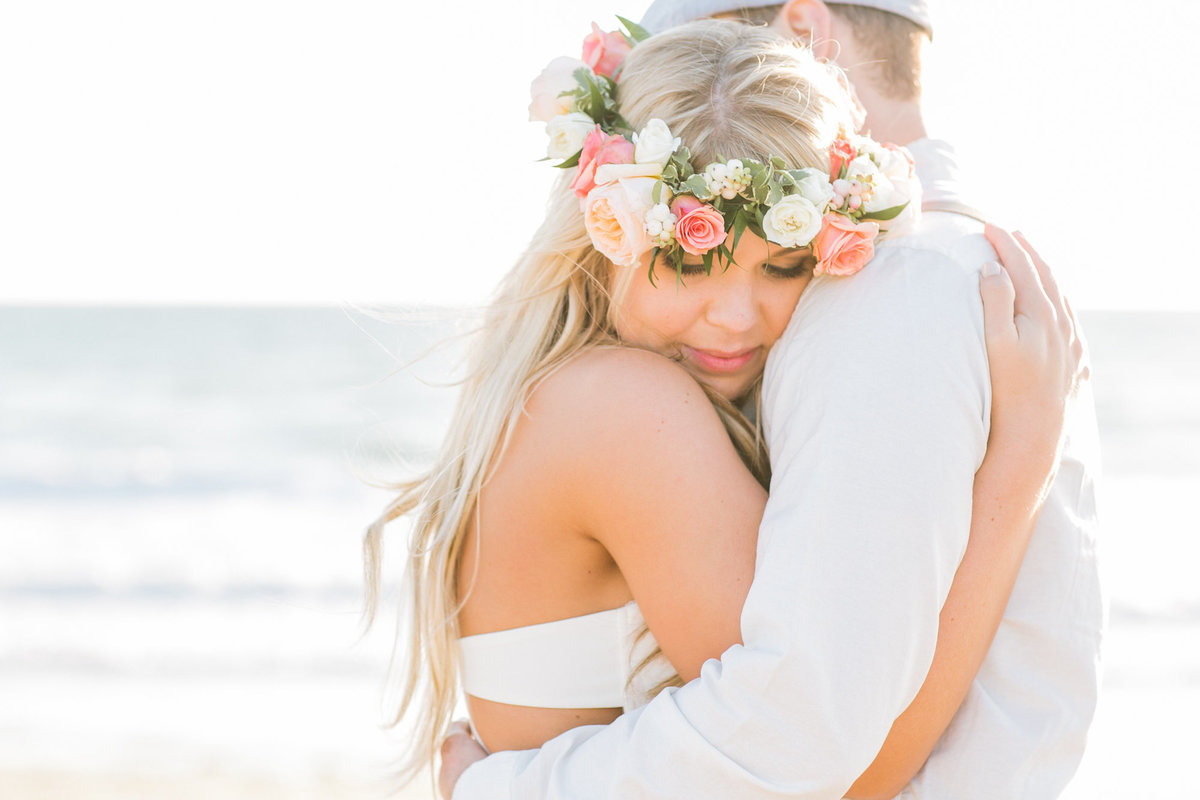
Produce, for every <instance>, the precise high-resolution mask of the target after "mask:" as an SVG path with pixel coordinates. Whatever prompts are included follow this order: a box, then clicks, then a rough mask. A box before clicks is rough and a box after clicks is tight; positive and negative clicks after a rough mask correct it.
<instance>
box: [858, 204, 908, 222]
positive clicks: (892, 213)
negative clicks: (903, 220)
mask: <svg viewBox="0 0 1200 800" xmlns="http://www.w3.org/2000/svg"><path fill="white" fill-rule="evenodd" d="M906 208H908V203H901V204H900V205H898V206H892V207H891V208H885V209H883V210H882V211H872V212H871V213H869V214H863V215H862V218H863V219H877V220H880V221H882V222H887V221H888V220H889V219H895V218H896V217H898V216H900V212H901V211H903V210H904V209H906Z"/></svg>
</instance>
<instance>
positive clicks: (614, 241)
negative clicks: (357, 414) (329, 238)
mask: <svg viewBox="0 0 1200 800" xmlns="http://www.w3.org/2000/svg"><path fill="white" fill-rule="evenodd" d="M746 6H751V7H750V8H747V7H746ZM712 16H720V17H728V18H731V19H725V20H703V21H693V20H701V18H705V17H712ZM756 23H758V24H756ZM764 23H765V24H764ZM627 29H628V34H620V33H613V34H605V33H603V32H601V31H599V30H595V31H594V32H593V34H592V35H591V36H589V37H588V38H587V40H586V41H585V44H584V49H583V58H582V59H581V60H578V61H570V60H566V61H560V62H556V64H555V65H552V68H551V69H549V70H548V71H547V73H545V74H544V75H543V77H542V79H541V80H540V81H539V82H538V83H537V84H535V89H537V90H538V94H539V95H540V96H538V97H535V102H534V105H533V106H531V111H532V112H533V113H534V115H535V116H537V117H539V118H542V119H546V120H547V121H548V126H547V127H548V132H549V133H550V135H551V143H550V148H549V155H550V157H551V158H552V159H555V160H557V161H560V162H561V164H560V165H561V166H563V167H564V170H563V175H562V177H561V179H560V181H559V183H558V184H557V185H556V186H555V188H554V190H553V194H552V196H551V199H550V202H549V204H548V210H547V216H546V220H545V222H544V224H543V225H542V227H541V228H540V229H539V231H538V232H537V234H536V235H535V237H534V239H533V241H532V243H531V244H530V246H529V248H528V250H527V251H526V252H525V253H524V255H523V256H522V257H521V259H520V260H519V262H518V263H517V264H516V266H515V267H514V268H513V269H512V270H511V272H510V273H509V274H508V276H507V277H506V279H505V282H504V283H503V284H502V286H501V288H500V290H499V294H498V296H497V298H496V300H495V302H494V303H493V304H492V305H491V307H490V309H489V312H488V315H487V317H486V319H485V322H484V325H483V329H482V331H481V333H480V335H479V338H478V340H477V342H476V345H475V348H474V350H473V353H472V355H471V360H470V362H469V369H470V372H469V374H468V375H467V377H466V379H465V382H464V384H463V388H462V395H461V398H460V400H459V404H458V407H457V410H456V412H455V414H454V417H453V420H452V423H451V427H450V430H449V433H448V434H447V438H446V441H445V443H444V445H443V448H442V450H441V451H440V453H439V454H438V456H437V458H436V461H435V464H434V466H433V468H432V469H431V470H430V471H429V473H427V474H426V475H424V476H422V477H421V478H419V479H418V480H415V481H413V482H412V483H410V484H407V485H405V486H402V487H399V488H400V494H399V496H398V497H397V499H396V500H395V501H394V502H393V503H392V504H391V505H390V506H389V507H388V509H387V510H386V511H385V513H384V514H383V516H382V517H381V518H380V520H378V521H377V522H376V523H375V524H374V525H373V526H372V527H371V529H370V530H369V532H368V536H367V539H366V550H367V557H368V570H369V575H370V576H371V580H370V589H371V596H370V598H369V601H370V607H371V608H372V610H373V608H374V604H375V588H376V586H377V584H378V577H379V576H378V570H379V551H380V548H381V546H382V545H381V537H382V531H383V528H384V526H385V524H386V523H387V522H389V521H391V520H393V519H396V518H397V517H400V516H404V515H411V526H412V527H411V532H410V534H409V549H410V559H409V563H410V575H409V576H408V585H409V590H410V592H411V594H410V597H409V600H408V604H409V606H410V608H409V613H410V620H409V623H410V624H409V625H408V627H407V628H406V634H407V637H408V638H407V640H406V641H402V642H401V643H400V646H399V648H398V650H399V652H400V653H402V654H403V656H402V659H403V660H402V661H401V662H399V663H398V664H397V665H396V668H397V671H398V672H399V673H400V684H401V697H400V709H399V712H398V714H397V720H398V721H400V720H403V721H404V722H405V723H406V724H408V725H411V726H412V729H413V730H414V731H415V735H414V736H413V738H412V749H411V751H410V752H409V753H408V754H407V761H406V764H407V767H408V768H409V769H410V774H411V772H413V771H416V770H417V769H419V768H420V767H421V766H423V765H426V764H428V763H429V762H430V761H431V760H432V759H433V758H434V756H436V754H437V753H438V752H439V749H440V751H441V755H442V767H441V775H440V786H441V791H442V793H443V794H444V795H445V796H447V797H449V796H450V795H451V794H452V795H453V797H454V798H455V799H456V800H477V799H478V800H484V799H485V798H487V799H490V798H513V799H519V800H528V799H529V798H621V799H622V800H626V799H628V798H706V797H711V798H839V797H843V796H847V797H855V798H888V797H894V796H901V797H907V798H922V799H925V798H930V799H936V800H965V799H969V800H979V799H980V798H997V800H999V798H1006V799H1007V800H1013V799H1015V798H1022V799H1024V798H1053V797H1057V796H1058V795H1059V794H1060V793H1061V792H1062V791H1063V790H1064V788H1065V787H1066V785H1067V784H1068V782H1069V781H1070V779H1071V777H1072V775H1073V774H1074V772H1075V770H1076V768H1077V766H1078V763H1079V760H1080V757H1081V755H1082V751H1083V748H1084V744H1085V739H1086V735H1087V730H1088V727H1089V724H1090V722H1091V719H1092V715H1093V710H1094V707H1095V703H1096V697H1097V691H1098V668H1099V664H1098V656H1099V652H1098V651H1099V643H1100V628H1101V624H1102V619H1103V603H1102V599H1101V595H1100V588H1099V582H1098V578H1097V570H1096V562H1095V554H1094V542H1095V521H1094V518H1095V512H1094V503H1093V486H1092V479H1093V477H1094V469H1095V467H1096V459H1097V452H1096V434H1095V429H1094V418H1093V416H1092V414H1091V400H1090V394H1089V393H1088V384H1087V380H1086V379H1087V368H1086V363H1085V360H1086V357H1085V354H1084V353H1083V348H1082V345H1081V342H1080V338H1079V332H1078V330H1077V328H1076V325H1075V320H1074V317H1073V315H1072V313H1071V311H1070V309H1069V307H1068V306H1067V305H1066V302H1065V300H1064V299H1063V298H1062V296H1061V295H1060V293H1059V291H1058V288H1057V286H1056V284H1055V282H1054V278H1053V276H1052V275H1051V274H1050V272H1049V270H1048V269H1047V268H1046V266H1045V264H1044V263H1043V262H1042V260H1041V259H1040V258H1039V257H1038V256H1037V254H1036V253H1035V252H1034V250H1033V249H1032V248H1031V247H1030V245H1029V244H1028V243H1027V242H1025V241H1024V240H1023V239H1020V238H1019V237H1014V236H1012V235H1009V234H1008V233H1006V232H1004V231H1002V230H999V229H996V228H990V227H989V228H985V227H984V225H983V224H982V223H981V222H980V221H978V217H979V212H976V211H974V210H973V209H972V208H971V207H970V206H969V205H968V204H967V203H966V202H965V201H964V199H963V198H961V197H960V196H959V194H958V187H957V186H956V176H955V166H954V160H953V153H952V151H951V149H950V148H949V146H948V145H947V144H945V143H944V142H939V141H934V140H930V139H928V138H925V130H924V126H923V123H922V116H921V106H920V96H919V79H920V51H921V45H922V43H923V41H924V39H925V38H926V37H927V36H929V35H930V29H931V28H930V20H929V17H928V13H927V9H926V5H925V3H924V2H923V1H922V0H857V2H853V3H824V2H821V0H791V1H790V2H788V3H786V4H784V5H783V6H770V7H762V6H761V4H756V3H754V2H753V0H741V2H738V0H724V1H723V0H708V1H707V2H705V1H704V0H658V2H656V3H654V5H653V6H651V8H650V10H649V12H648V13H647V16H646V18H645V20H644V21H643V24H642V26H636V25H628V26H627ZM647 31H648V32H649V33H652V34H654V35H648V34H647ZM838 65H840V67H841V69H839V68H838ZM847 79H848V82H847ZM864 112H865V119H864V118H863V113H864ZM868 134H869V136H868ZM893 142H894V143H896V144H898V145H904V146H905V147H906V148H907V149H904V148H901V147H897V146H894V145H892V144H888V143H893ZM997 258H998V259H999V262H997V260H996V259H997ZM460 690H461V692H462V693H463V694H465V696H466V700H467V706H468V708H469V710H470V714H471V725H470V727H469V728H468V727H467V726H466V725H465V724H463V723H453V724H452V723H451V718H452V716H453V712H454V708H455V705H456V702H457V700H458V697H459V696H460V695H459V692H460ZM448 732H449V736H447V733H448ZM443 740H444V741H443ZM489 753H490V755H489ZM485 756H486V757H485Z"/></svg>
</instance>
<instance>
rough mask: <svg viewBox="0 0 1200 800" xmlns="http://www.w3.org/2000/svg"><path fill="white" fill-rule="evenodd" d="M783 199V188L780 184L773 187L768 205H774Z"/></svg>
mask: <svg viewBox="0 0 1200 800" xmlns="http://www.w3.org/2000/svg"><path fill="white" fill-rule="evenodd" d="M782 199H783V189H780V188H779V184H775V185H774V186H772V187H771V191H770V193H769V194H767V205H769V206H773V205H775V204H776V203H778V202H779V201H780V200H782Z"/></svg>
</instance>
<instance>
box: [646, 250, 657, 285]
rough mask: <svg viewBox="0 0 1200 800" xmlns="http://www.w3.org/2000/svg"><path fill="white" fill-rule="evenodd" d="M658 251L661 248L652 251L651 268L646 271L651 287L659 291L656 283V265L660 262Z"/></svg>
mask: <svg viewBox="0 0 1200 800" xmlns="http://www.w3.org/2000/svg"><path fill="white" fill-rule="evenodd" d="M658 250H659V248H657V247H656V248H654V249H653V250H651V251H650V268H649V269H648V270H647V271H646V277H647V278H649V279H650V285H651V286H653V287H654V288H655V289H657V288H658V286H657V285H655V283H654V263H655V262H656V261H658Z"/></svg>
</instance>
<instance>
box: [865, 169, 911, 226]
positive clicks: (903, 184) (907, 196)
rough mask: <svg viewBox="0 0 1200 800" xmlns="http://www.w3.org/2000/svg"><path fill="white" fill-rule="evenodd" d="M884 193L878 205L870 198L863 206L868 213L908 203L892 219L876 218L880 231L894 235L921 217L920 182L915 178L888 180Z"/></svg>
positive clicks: (874, 199)
mask: <svg viewBox="0 0 1200 800" xmlns="http://www.w3.org/2000/svg"><path fill="white" fill-rule="evenodd" d="M885 194H886V196H881V197H880V198H879V200H878V205H877V204H876V198H875V197H872V198H871V202H870V203H868V204H867V205H866V206H865V207H866V209H867V212H868V213H870V212H871V211H882V210H884V209H886V208H891V207H892V206H898V205H900V204H901V203H908V205H907V206H906V207H905V209H904V210H903V211H901V212H900V214H899V215H898V216H896V217H894V218H893V219H889V220H877V221H878V222H879V229H880V230H881V231H886V232H887V233H888V235H889V236H892V235H896V234H897V233H900V232H902V231H903V230H904V229H906V228H909V227H911V226H913V225H915V224H916V223H917V221H918V220H919V219H920V218H921V183H920V181H918V180H917V179H916V178H900V179H898V180H895V181H890V182H889V189H888V191H887V192H886V193H885Z"/></svg>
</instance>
